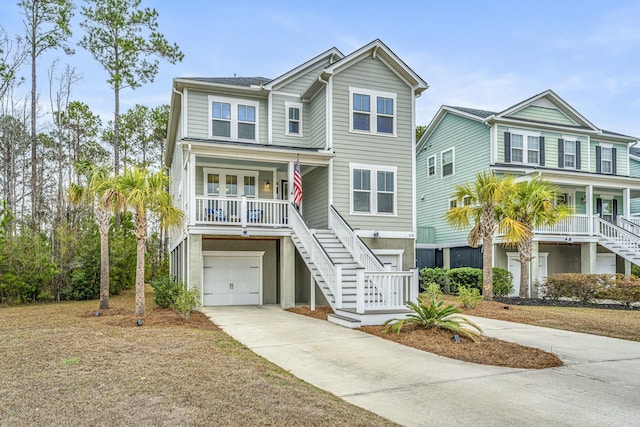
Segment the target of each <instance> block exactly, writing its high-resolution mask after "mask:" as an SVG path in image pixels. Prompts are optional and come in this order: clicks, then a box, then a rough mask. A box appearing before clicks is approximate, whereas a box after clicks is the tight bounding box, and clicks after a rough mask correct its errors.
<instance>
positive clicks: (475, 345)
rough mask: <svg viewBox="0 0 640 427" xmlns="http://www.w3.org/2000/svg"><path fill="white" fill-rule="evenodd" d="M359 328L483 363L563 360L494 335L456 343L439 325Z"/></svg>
mask: <svg viewBox="0 0 640 427" xmlns="http://www.w3.org/2000/svg"><path fill="white" fill-rule="evenodd" d="M288 311H291V312H292V313H297V314H302V315H305V316H311V317H315V318H317V319H322V320H326V319H327V313H332V312H333V311H332V310H331V308H330V307H326V306H322V307H316V310H315V311H311V310H310V308H309V307H308V306H299V307H295V308H290V309H288ZM359 330H360V331H362V332H366V333H369V334H372V335H376V336H378V337H380V338H383V339H386V340H390V341H395V342H397V343H400V344H403V345H406V346H409V347H413V348H416V349H418V350H423V351H427V352H429V353H434V354H438V355H440V356H444V357H450V358H452V359H457V360H463V361H465V362H472V363H478V364H482V365H492V366H505V367H509V368H521V369H544V368H553V367H556V366H562V364H563V362H562V360H561V359H560V358H558V357H557V356H556V355H555V354H552V353H548V352H546V351H542V350H540V349H537V348H533V347H527V346H523V345H520V344H516V343H511V342H507V341H501V340H499V339H497V338H489V337H482V338H481V339H480V340H478V341H477V342H473V341H472V340H470V339H468V338H465V337H460V342H459V343H456V342H455V341H454V340H453V334H452V333H451V332H449V331H445V330H442V329H438V328H432V329H422V328H416V327H414V326H413V325H407V326H405V327H404V328H403V329H402V331H401V332H400V334H396V333H394V332H389V333H384V328H383V327H382V326H363V327H361V328H359Z"/></svg>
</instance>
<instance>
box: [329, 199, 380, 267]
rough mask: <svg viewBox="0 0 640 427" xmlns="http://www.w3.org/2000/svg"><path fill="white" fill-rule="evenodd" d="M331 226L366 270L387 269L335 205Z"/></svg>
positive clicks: (332, 208) (331, 210)
mask: <svg viewBox="0 0 640 427" xmlns="http://www.w3.org/2000/svg"><path fill="white" fill-rule="evenodd" d="M329 228H330V229H331V230H333V232H334V233H335V235H336V237H337V238H338V239H339V240H340V241H341V242H342V244H343V245H344V247H345V248H346V249H347V250H348V251H349V252H350V253H351V255H352V256H353V258H354V259H355V260H356V261H357V262H358V263H359V264H360V265H361V266H362V267H364V269H365V270H366V271H385V267H384V264H382V262H380V260H379V259H378V257H376V256H375V254H374V253H373V252H371V249H369V247H368V246H367V245H365V244H364V242H363V241H362V240H361V239H360V237H359V236H358V235H357V234H356V233H355V232H354V231H353V229H352V228H351V227H350V226H349V224H347V222H346V221H345V220H344V218H342V216H341V215H340V214H339V213H338V211H336V209H335V208H334V207H333V206H330V209H329Z"/></svg>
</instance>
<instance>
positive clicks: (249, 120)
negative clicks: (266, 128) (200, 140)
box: [209, 96, 260, 141]
mask: <svg viewBox="0 0 640 427" xmlns="http://www.w3.org/2000/svg"><path fill="white" fill-rule="evenodd" d="M209 106H210V117H211V120H210V122H209V135H210V136H211V137H212V138H221V139H231V140H236V139H240V140H245V141H256V140H257V135H258V108H259V106H260V104H259V102H257V101H249V100H241V99H234V98H222V97H217V96H209Z"/></svg>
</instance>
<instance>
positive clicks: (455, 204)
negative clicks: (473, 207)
mask: <svg viewBox="0 0 640 427" xmlns="http://www.w3.org/2000/svg"><path fill="white" fill-rule="evenodd" d="M457 207H458V199H456V198H455V197H454V198H451V199H448V200H447V210H449V209H453V208H457Z"/></svg>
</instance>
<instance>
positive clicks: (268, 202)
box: [191, 196, 290, 228]
mask: <svg viewBox="0 0 640 427" xmlns="http://www.w3.org/2000/svg"><path fill="white" fill-rule="evenodd" d="M289 206H290V203H289V201H287V200H277V199H256V198H249V197H246V196H241V197H210V196H206V197H205V196H196V198H195V209H194V211H193V212H192V215H191V222H192V224H194V225H217V226H232V227H243V228H244V227H247V226H251V227H272V228H289Z"/></svg>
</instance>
